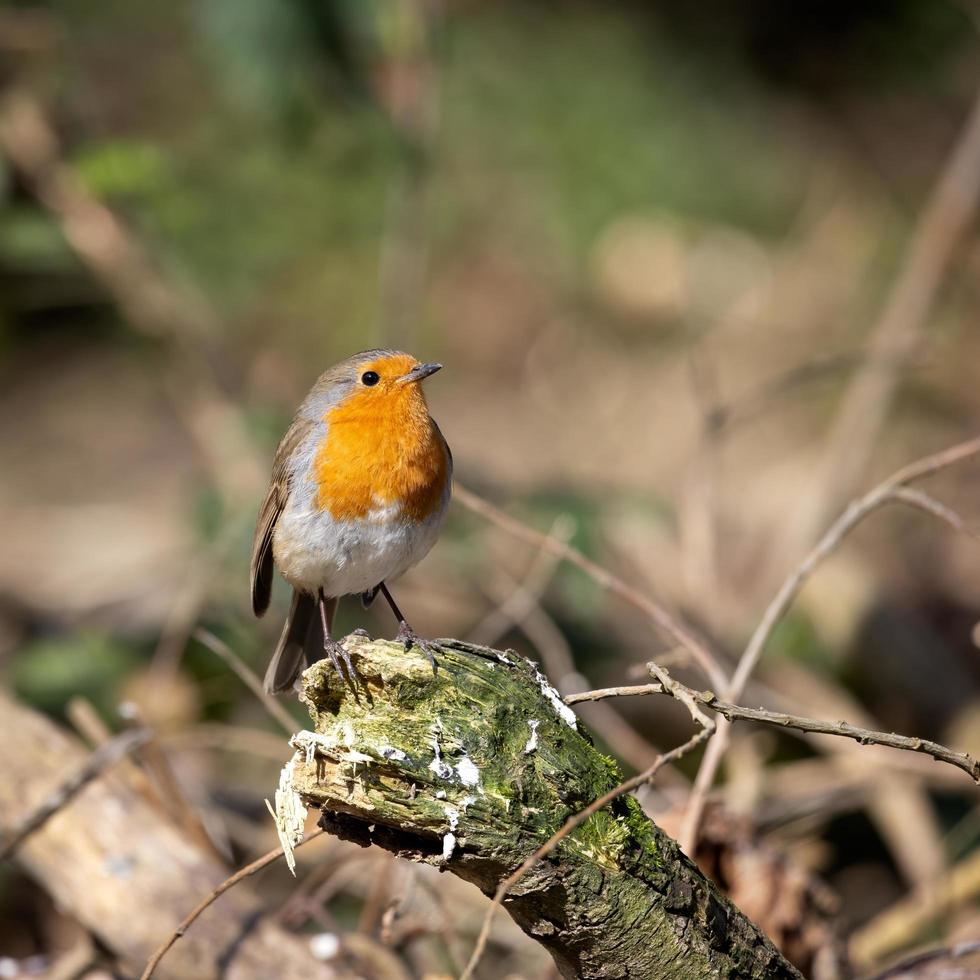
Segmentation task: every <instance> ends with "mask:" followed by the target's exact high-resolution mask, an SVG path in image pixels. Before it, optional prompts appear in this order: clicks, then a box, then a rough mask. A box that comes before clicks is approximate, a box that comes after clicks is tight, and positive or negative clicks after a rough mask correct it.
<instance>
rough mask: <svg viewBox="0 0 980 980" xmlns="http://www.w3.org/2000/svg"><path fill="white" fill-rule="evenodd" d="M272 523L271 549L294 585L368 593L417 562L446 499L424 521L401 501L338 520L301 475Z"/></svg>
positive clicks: (312, 589)
mask: <svg viewBox="0 0 980 980" xmlns="http://www.w3.org/2000/svg"><path fill="white" fill-rule="evenodd" d="M297 482H298V483H299V485H298V486H296V487H295V488H294V491H293V492H292V493H290V495H289V501H288V503H287V505H286V508H285V509H284V510H283V512H282V514H281V515H280V516H279V520H278V522H277V524H276V530H275V533H274V536H273V539H272V551H273V556H274V558H275V562H276V565H277V566H278V568H279V571H280V572H281V574H282V576H283V578H285V579H286V581H287V582H289V584H290V585H292V586H293V587H294V588H297V589H301V590H302V591H304V592H310V593H315V592H316V591H317V590H318V589H323V591H324V594H325V595H327V596H342V595H352V594H357V593H361V592H367V591H368V590H370V589H373V588H374V587H375V586H376V585H378V583H380V582H383V581H387V580H390V579H394V578H397V577H398V576H399V575H401V574H403V573H404V572H406V571H407V570H408V569H409V568H411V567H412V566H413V565H415V564H417V563H418V562H420V561H421V560H422V559H423V558H424V557H425V556H426V555H427V554H428V553H429V551H430V550H431V549H432V546H433V545H434V544H435V543H436V538H437V537H438V536H439V529H440V527H441V526H442V522H443V518H444V517H445V513H446V505H447V504H448V502H449V483H448V481H447V486H446V490H445V492H444V493H443V499H442V501H441V504H440V506H439V507H438V508H437V509H436V510H435V511H434V512H433V514H432V515H431V516H430V517H428V518H427V519H426V520H424V521H421V522H412V521H407V520H405V519H404V517H402V514H401V510H402V509H401V506H400V505H390V506H384V505H379V506H378V507H376V508H374V509H373V510H372V511H370V512H369V513H368V515H367V516H366V517H363V518H359V519H345V520H337V519H336V518H334V517H333V516H332V515H331V514H330V512H329V511H326V510H321V509H320V508H319V507H317V506H316V503H315V498H316V487H315V484H314V483H313V481H311V480H309V479H301V480H300V481H297Z"/></svg>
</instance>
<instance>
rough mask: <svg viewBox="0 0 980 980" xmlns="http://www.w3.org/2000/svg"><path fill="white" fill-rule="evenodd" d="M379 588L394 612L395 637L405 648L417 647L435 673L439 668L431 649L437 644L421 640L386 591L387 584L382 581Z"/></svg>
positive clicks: (436, 646) (435, 647)
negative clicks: (396, 629)
mask: <svg viewBox="0 0 980 980" xmlns="http://www.w3.org/2000/svg"><path fill="white" fill-rule="evenodd" d="M378 588H379V589H381V594H382V595H383V596H384V597H385V601H386V602H387V603H388V605H389V606H391V611H392V612H393V613H394V614H395V619H397V620H398V632H397V633H396V634H395V639H396V640H399V641H400V642H401V643H404V644H405V649H406V650H411V649H412V647H413V646H416V647H418V648H419V649H420V650H421V651H422V652H423V653H424V654H425V655H426V656H427V657H428V658H429V663H430V664H432V673H433V674H434V673H436V671H437V670H438V669H439V667H438V665H437V664H436V658H435V654H434V653H433V652H432V651H433V649H437V648H438V645H437V644H435V643H433V642H432V641H431V640H423V639H422V637H421V636H419V635H418V633H416V632H415V630H413V629H412V627H411V626H409V625H408V623H407V622H406V620H405V617H404V616H403V615H402V611H401V610H400V609H399V608H398V604H397V603H396V602H395V600H394V599H393V598H392V597H391V593H390V592H389V591H388V586H387V585H385V584H384V582H382V583H381V584H380V585H379V586H378Z"/></svg>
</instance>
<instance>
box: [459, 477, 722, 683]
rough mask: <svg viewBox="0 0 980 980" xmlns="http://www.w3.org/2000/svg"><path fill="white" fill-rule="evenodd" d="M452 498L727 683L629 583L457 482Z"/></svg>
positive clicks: (691, 640) (712, 661)
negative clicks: (591, 586) (643, 619)
mask: <svg viewBox="0 0 980 980" xmlns="http://www.w3.org/2000/svg"><path fill="white" fill-rule="evenodd" d="M453 499H454V500H455V501H456V502H457V503H460V504H462V505H463V506H464V507H465V508H466V509H467V510H470V511H472V512H473V513H474V514H479V515H480V516H481V517H484V518H486V519H487V520H488V521H490V522H491V523H492V524H495V525H496V526H497V527H499V528H500V529H501V530H503V531H506V532H507V533H508V534H511V535H513V536H514V537H516V538H520V539H521V540H522V541H526V542H527V543H528V544H531V545H533V546H534V547H536V548H539V549H541V550H542V551H550V552H551V553H552V554H555V555H558V557H560V558H562V559H564V560H565V561H567V562H568V563H569V564H572V565H574V566H575V567H576V568H578V569H580V570H581V571H583V572H585V574H586V575H588V576H589V578H591V579H592V581H593V582H595V583H596V584H597V585H598V586H600V587H601V588H603V589H606V590H607V591H609V592H612V593H613V594H614V595H618V596H619V597H620V598H621V599H623V600H625V601H626V602H628V603H629V604H630V605H632V606H635V607H636V608H637V609H639V610H640V611H641V612H643V613H644V614H645V615H647V616H648V617H649V618H650V619H651V620H652V622H653V623H654V625H655V626H656V627H657V628H658V629H660V630H662V631H663V632H664V633H666V634H667V635H668V636H669V637H670V638H671V639H672V640H673V641H674V642H675V643H677V644H679V645H680V646H682V647H684V648H685V649H687V650H689V651H690V653H691V656H692V657H693V658H694V660H695V662H696V663H697V664H698V665H699V666H700V667H701V669H702V670H703V671H704V673H705V676H706V677H707V678H708V680H709V681H710V682H711V683H712V684H714V685H715V686H716V687H718V688H719V689H721V688H723V687H724V686H725V684H726V682H727V677H726V675H725V672H724V670H722V668H721V666H720V665H719V663H718V661H717V659H716V658H715V656H714V654H713V653H712V652H711V651H710V650H709V649H708V647H707V645H706V644H705V643H704V642H703V641H702V640H701V639H699V638H698V637H697V636H696V635H695V633H694V631H693V630H692V629H691V628H690V627H688V626H686V625H685V624H683V623H681V622H680V620H678V619H677V617H675V616H674V615H673V614H672V613H670V612H668V611H667V609H666V608H665V607H664V606H662V605H661V604H660V603H659V602H656V601H655V600H653V599H651V598H650V597H649V596H646V595H644V594H643V593H642V592H640V591H639V590H638V589H635V588H633V586H631V585H630V584H629V583H627V582H624V581H623V580H622V579H621V578H619V577H618V576H616V575H614V574H613V573H612V572H610V571H609V570H608V569H605V568H603V567H602V566H601V565H598V564H596V562H594V561H592V560H591V559H590V558H586V556H585V555H583V554H582V552H581V551H579V550H578V549H577V548H575V547H573V546H572V545H570V544H566V543H563V542H559V541H556V540H555V539H554V538H549V537H548V535H546V534H542V533H541V532H540V531H537V530H535V529H534V528H532V527H528V526H527V525H526V524H524V523H522V522H521V521H518V520H517V519H515V518H513V517H511V516H510V515H509V514H505V513H504V512H503V511H502V510H500V509H499V508H498V507H495V506H494V505H493V504H491V503H490V502H489V501H488V500H484V499H483V497H481V496H480V495H479V494H476V493H474V492H473V491H472V490H468V489H467V488H466V487H463V486H460V485H459V484H458V483H457V484H455V485H454V487H453Z"/></svg>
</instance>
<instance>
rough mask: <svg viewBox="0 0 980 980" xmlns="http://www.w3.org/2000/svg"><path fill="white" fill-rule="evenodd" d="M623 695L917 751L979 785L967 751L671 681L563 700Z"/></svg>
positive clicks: (979, 767) (978, 766) (979, 773)
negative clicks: (659, 697)
mask: <svg viewBox="0 0 980 980" xmlns="http://www.w3.org/2000/svg"><path fill="white" fill-rule="evenodd" d="M650 670H651V672H654V673H655V674H656V675H657V676H659V674H664V673H666V671H664V670H663V668H662V667H658V666H657V665H656V664H650ZM623 694H626V695H631V694H667V695H668V696H670V697H674V698H678V699H679V700H682V701H684V703H685V704H690V703H691V702H693V703H694V704H697V705H703V706H704V707H705V708H710V709H711V710H712V711H715V712H717V713H718V714H719V715H721V716H722V717H723V718H725V719H727V720H728V721H756V722H760V723H762V724H764V725H773V726H775V727H776V728H791V729H793V730H795V731H798V732H806V733H808V734H811V735H838V736H840V737H842V738H849V739H851V740H853V741H855V742H859V743H860V744H861V745H884V746H887V747H888V748H891V749H902V750H903V751H906V752H921V753H923V754H924V755H929V756H932V758H933V759H935V760H936V761H937V762H948V763H949V764H950V765H951V766H956V768H957V769H962V770H963V772H965V773H966V774H967V775H968V776H969V777H970V778H971V779H972V780H973V781H974V782H977V783H980V762H978V761H977V760H976V759H974V758H973V756H971V755H970V754H969V753H967V752H956V751H954V750H953V749H950V748H948V747H947V746H945V745H940V744H939V743H938V742H931V741H929V740H928V739H925V738H915V737H914V736H910V735H897V734H896V733H895V732H876V731H873V730H872V729H870V728H859V727H858V726H857V725H851V724H850V723H849V722H846V721H822V720H820V719H819V718H806V717H804V716H803V715H790V714H787V713H786V712H784V711H768V710H766V709H765V708H746V707H743V706H742V705H740V704H732V703H731V702H729V701H722V700H721V699H720V698H718V697H717V696H716V695H715V694H713V693H712V692H711V691H696V690H694V689H693V688H690V687H687V686H685V685H684V684H681V683H680V682H678V681H675V680H673V679H671V683H670V686H669V687H668V688H665V687H664V684H663V682H662V680H661V683H659V684H643V685H638V686H637V687H635V688H615V687H612V688H606V689H605V690H598V691H586V692H585V694H576V695H572V696H571V697H570V698H565V701H566V703H572V702H574V701H598V700H600V699H602V698H606V697H618V696H622V695H623Z"/></svg>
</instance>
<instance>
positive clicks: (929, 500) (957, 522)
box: [892, 487, 980, 538]
mask: <svg viewBox="0 0 980 980" xmlns="http://www.w3.org/2000/svg"><path fill="white" fill-rule="evenodd" d="M892 499H893V500H895V501H896V502H897V503H902V504H908V505H909V506H910V507H916V508H918V509H919V510H923V511H925V512H926V513H927V514H932V516H933V517H935V518H937V519H938V520H940V521H942V522H943V523H944V524H948V525H949V526H950V527H951V528H952V529H953V530H954V531H958V532H959V533H960V534H966V535H969V537H971V538H980V534H978V532H977V530H976V529H975V528H972V527H970V525H969V524H967V523H966V521H965V520H963V518H962V517H961V516H960V515H959V514H957V513H956V511H955V510H953V509H952V508H951V507H947V506H946V504H944V503H943V502H942V501H941V500H936V498H935V497H933V496H932V495H931V494H928V493H926V492H925V490H917V489H915V488H914V487H898V488H896V489H895V490H893V491H892Z"/></svg>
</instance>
